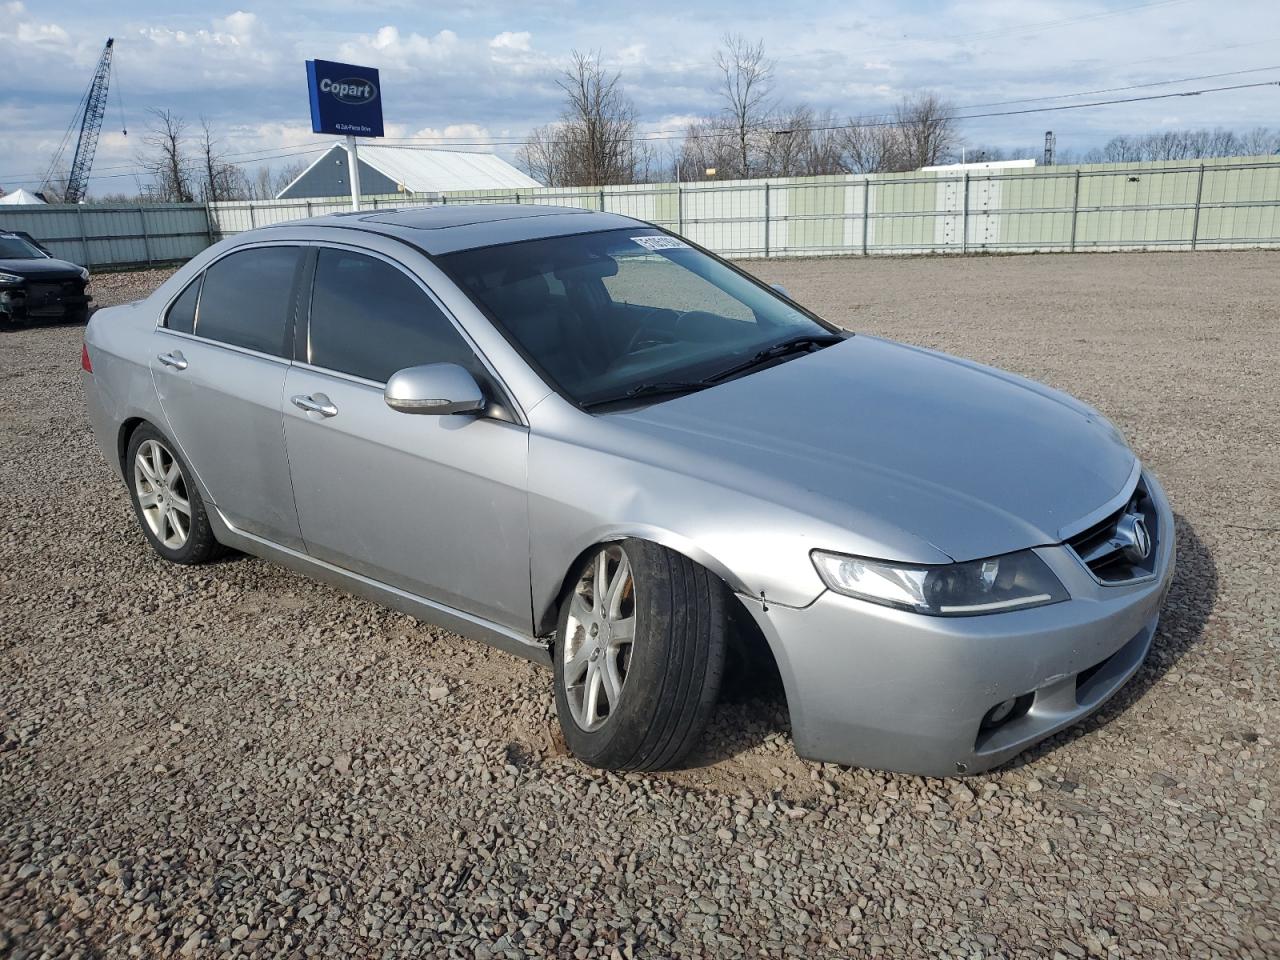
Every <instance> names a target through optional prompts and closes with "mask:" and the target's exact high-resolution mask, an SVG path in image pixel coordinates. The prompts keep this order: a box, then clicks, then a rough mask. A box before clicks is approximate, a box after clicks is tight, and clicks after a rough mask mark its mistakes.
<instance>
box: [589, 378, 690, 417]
mask: <svg viewBox="0 0 1280 960" xmlns="http://www.w3.org/2000/svg"><path fill="white" fill-rule="evenodd" d="M712 385H713V381H711V380H655V381H653V382H652V383H642V384H640V385H638V386H635V387H632V388H631V389H630V390H628V391H627V392H626V393H622V394H619V395H617V396H615V397H605V398H604V399H603V400H592V401H591V402H590V403H584V404H582V408H583V409H584V410H590V409H591V408H593V407H604V406H608V405H609V404H611V403H621V402H622V401H624V400H634V399H636V398H637V397H656V396H660V395H662V394H665V393H693V392H694V391H696V390H704V389H706V388H707V387H710V386H712Z"/></svg>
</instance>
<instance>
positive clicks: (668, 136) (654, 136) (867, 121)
mask: <svg viewBox="0 0 1280 960" xmlns="http://www.w3.org/2000/svg"><path fill="white" fill-rule="evenodd" d="M1258 69H1260V70H1276V69H1280V67H1260V68H1258ZM1250 72H1252V71H1250ZM1168 82H1170V83H1180V82H1185V81H1177V80H1174V81H1168ZM1135 86H1140V85H1135ZM1274 86H1280V80H1266V81H1261V82H1258V83H1237V84H1232V85H1230V86H1223V87H1203V88H1201V89H1199V90H1180V91H1177V92H1174V93H1157V94H1148V95H1146V96H1141V97H1119V98H1115V99H1111V100H1094V101H1090V102H1087V103H1067V104H1060V105H1058V106H1052V107H1030V108H1027V109H1023V110H1003V111H996V112H990V113H972V114H952V115H950V116H948V117H946V119H948V120H981V119H986V118H990V117H1014V116H1021V115H1024V114H1029V113H1054V112H1058V111H1062V110H1082V109H1085V108H1088V107H1106V106H1112V105H1115V104H1120V103H1141V102H1144V101H1148V100H1168V99H1170V98H1173V97H1197V96H1200V95H1201V94H1206V93H1223V92H1226V91H1230V90H1249V89H1253V88H1256V87H1274ZM1117 89H1123V88H1117ZM1130 89H1133V88H1130ZM1086 95H1087V94H1063V96H1086ZM1036 99H1052V98H1033V100H1032V101H1006V102H1007V103H1018V102H1033V101H1034V100H1036ZM978 106H982V105H981V104H973V105H970V106H968V107H961V108H958V109H965V110H970V109H975V108H976V107H978ZM897 123H898V120H897V119H895V118H892V117H889V116H888V115H886V114H878V115H875V116H872V117H867V118H864V119H860V120H851V121H850V122H848V123H837V124H830V125H824V126H812V127H790V128H778V127H776V126H774V125H772V124H757V125H755V126H753V127H752V129H756V130H760V131H763V132H771V133H777V134H783V133H803V132H810V133H816V132H821V131H827V130H854V129H861V128H873V127H888V126H894V125H896V124H897ZM724 136H726V134H725V133H724V132H721V131H717V132H712V133H687V132H685V131H682V130H659V131H654V132H650V133H648V134H644V135H642V136H637V137H621V138H619V141H618V142H621V143H639V142H646V141H662V140H673V139H685V140H707V139H719V138H721V137H724ZM399 139H400V140H401V141H407V143H405V144H404V145H405V146H406V147H407V148H408V149H413V146H412V145H413V144H414V143H421V142H422V141H428V143H435V142H439V140H440V138H437V137H402V138H399ZM449 142H450V144H451V145H453V146H474V147H489V146H520V145H522V144H523V143H524V142H525V141H524V140H523V139H519V140H498V139H489V140H471V141H460V140H452V139H451V140H450V141H449ZM548 142H550V143H568V142H569V141H567V140H551V141H548ZM423 149H429V147H428V146H424V147H423Z"/></svg>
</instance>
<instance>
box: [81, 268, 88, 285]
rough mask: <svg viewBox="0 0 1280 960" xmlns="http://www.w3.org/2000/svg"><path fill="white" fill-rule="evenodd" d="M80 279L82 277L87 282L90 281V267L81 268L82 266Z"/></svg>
mask: <svg viewBox="0 0 1280 960" xmlns="http://www.w3.org/2000/svg"><path fill="white" fill-rule="evenodd" d="M80 279H81V280H83V281H84V282H85V283H88V282H89V268H88V267H81V268H80Z"/></svg>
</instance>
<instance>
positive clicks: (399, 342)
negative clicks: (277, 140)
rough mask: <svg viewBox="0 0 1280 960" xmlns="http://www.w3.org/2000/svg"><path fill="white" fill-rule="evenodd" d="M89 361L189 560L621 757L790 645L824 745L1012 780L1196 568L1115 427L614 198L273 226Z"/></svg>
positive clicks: (217, 251) (101, 432)
mask: <svg viewBox="0 0 1280 960" xmlns="http://www.w3.org/2000/svg"><path fill="white" fill-rule="evenodd" d="M82 366H83V368H84V373H83V378H84V384H85V393H86V397H87V401H88V406H89V413H90V420H91V422H92V425H93V429H94V432H95V434H96V437H97V441H98V444H99V445H100V447H101V449H102V451H103V452H104V454H105V455H106V458H107V460H108V461H109V463H110V464H111V466H112V468H113V470H114V471H115V473H116V474H117V476H118V477H119V478H120V479H121V480H123V481H124V483H125V484H126V487H127V489H128V493H129V496H130V498H131V500H132V505H133V510H134V513H135V515H136V517H137V520H138V523H139V526H140V528H141V531H142V534H143V535H144V536H145V538H146V539H147V540H148V541H149V543H150V544H151V546H152V547H153V548H154V550H155V551H156V552H157V553H158V554H159V555H160V556H161V557H163V558H165V559H167V560H170V561H173V562H176V563H200V562H203V561H207V560H209V559H211V558H213V557H214V556H216V555H217V554H218V553H219V551H221V550H222V549H223V548H224V547H230V548H235V549H238V550H243V551H246V552H248V553H252V554H256V555H258V556H261V557H266V558H269V559H272V560H275V561H277V562H280V563H283V564H285V565H287V566H290V567H292V568H294V569H296V570H299V571H302V572H304V573H306V574H307V575H310V576H314V577H317V578H320V579H323V580H326V581H328V582H330V583H334V584H338V585H340V586H342V587H344V588H346V589H349V590H351V591H353V592H356V593H359V594H362V595H364V596H366V597H370V598H373V599H375V600H378V601H380V602H382V603H385V604H387V605H389V606H391V607H394V608H396V609H399V610H403V611H406V612H409V613H411V614H414V615H415V616H418V617H421V618H423V619H426V620H430V621H432V622H435V623H439V624H442V625H444V626H446V627H448V628H449V629H452V630H455V631H457V632H459V633H462V634H465V635H467V636H470V637H473V638H477V639H480V640H483V641H486V642H489V643H492V644H494V645H496V646H498V647H501V648H502V649H505V650H509V651H513V652H516V653H519V654H521V655H523V656H526V657H528V658H530V659H532V660H534V661H536V662H539V663H542V664H545V665H547V666H550V667H551V668H552V671H553V673H552V677H553V679H552V685H553V690H554V697H555V703H556V708H557V712H558V714H559V718H560V724H561V727H562V729H563V731H564V735H565V739H566V742H567V743H568V745H569V747H570V749H571V750H572V751H573V752H574V753H575V754H576V755H577V756H578V757H580V758H581V759H583V760H584V761H586V762H587V763H591V764H594V765H597V766H600V767H606V768H612V769H660V768H664V767H670V766H673V765H677V764H679V763H681V762H682V760H683V759H684V758H685V757H686V756H687V755H688V754H689V752H690V751H691V750H693V749H694V748H696V746H697V745H698V743H699V740H700V738H701V736H702V733H703V731H704V728H705V727H706V724H707V722H708V719H709V717H710V716H711V714H712V712H713V710H714V708H715V705H716V702H717V697H718V694H719V691H720V685H721V679H722V676H723V675H724V671H725V665H726V661H727V659H729V658H733V657H735V656H736V654H737V652H738V651H741V650H743V649H747V648H752V647H753V646H754V645H755V644H756V643H759V644H760V645H761V646H762V647H763V649H765V650H767V651H768V657H769V659H771V661H772V665H773V666H776V668H777V673H778V676H779V677H780V678H781V683H782V687H783V690H784V693H785V697H786V704H787V708H788V711H789V714H790V720H791V731H792V735H793V739H794V743H795V747H796V750H797V751H798V752H799V753H800V754H801V755H802V756H805V757H811V758H814V759H817V760H823V761H831V762H837V763H844V764H855V765H862V766H871V767H878V768H884V769H889V770H897V771H903V772H909V773H918V774H927V775H932V776H941V775H947V774H957V773H975V772H978V771H981V770H986V769H989V768H991V767H993V766H996V765H997V764H1000V763H1002V762H1004V761H1006V760H1008V759H1009V758H1011V757H1013V756H1014V755H1015V754H1017V753H1019V752H1020V751H1022V750H1025V749H1026V748H1027V747H1029V746H1031V745H1032V744H1034V743H1037V742H1038V741H1040V740H1043V739H1044V738H1045V737H1048V736H1050V735H1051V734H1053V733H1055V732H1056V731H1059V730H1062V729H1064V728H1065V727H1068V726H1070V725H1072V724H1075V723H1077V722H1079V721H1080V720H1081V719H1082V718H1084V717H1085V716H1087V715H1088V714H1089V713H1091V712H1092V711H1094V710H1095V709H1097V708H1098V707H1099V706H1100V705H1101V704H1102V703H1103V702H1105V701H1106V700H1107V699H1108V698H1109V697H1111V696H1112V695H1113V694H1114V693H1115V692H1116V691H1117V690H1118V689H1120V687H1121V686H1122V685H1123V684H1124V683H1125V682H1126V681H1127V680H1128V679H1129V678H1130V677H1131V676H1132V675H1133V674H1134V673H1135V672H1136V671H1137V670H1138V668H1139V666H1140V665H1141V664H1142V662H1143V660H1144V658H1145V657H1146V655H1147V652H1148V650H1149V649H1150V647H1151V644H1152V641H1153V638H1154V637H1155V634H1156V627H1157V623H1158V621H1159V617H1160V610H1161V605H1162V603H1163V601H1164V598H1165V594H1166V592H1167V591H1168V588H1169V584H1170V582H1171V579H1172V575H1173V569H1174V520H1173V514H1172V513H1171V511H1170V508H1169V505H1168V502H1167V500H1166V499H1165V495H1164V493H1163V491H1162V490H1161V488H1160V484H1159V482H1158V481H1157V480H1156V478H1155V477H1154V476H1153V475H1152V473H1151V472H1150V471H1149V470H1147V469H1145V468H1144V467H1143V465H1142V464H1141V463H1140V462H1139V460H1138V458H1137V457H1136V456H1135V455H1134V453H1133V452H1132V451H1131V450H1130V449H1129V447H1128V445H1127V444H1126V443H1125V441H1124V439H1123V438H1122V437H1121V436H1120V434H1119V432H1118V431H1117V430H1116V428H1115V427H1114V426H1112V424H1111V423H1109V422H1108V421H1107V420H1106V419H1105V418H1104V417H1103V416H1102V415H1101V414H1099V413H1098V412H1097V411H1096V410H1094V409H1092V408H1091V407H1089V406H1087V405H1085V404H1083V403H1081V402H1079V401H1077V400H1075V399H1073V398H1071V397H1069V396H1066V395H1065V394H1062V393H1059V392H1058V391H1056V390H1052V389H1050V388H1048V387H1045V386H1042V385H1040V384H1037V383H1033V382H1031V381H1029V380H1026V379H1023V378H1021V377H1018V376H1015V375H1012V374H1009V373H1004V372H1002V371H1000V370H995V369H992V368H990V367H985V366H982V365H980V364H977V363H973V362H970V361H967V360H962V359H957V358H955V357H950V356H946V355H944V354H941V353H937V352H934V351H931V350H925V349H920V348H917V347H912V346H907V345H903V344H898V343H893V342H890V341H887V340H883V339H880V338H877V337H873V336H867V335H863V334H851V333H848V332H846V331H842V330H840V329H838V328H837V327H835V326H833V325H832V324H830V323H827V322H826V321H824V320H822V319H821V318H819V317H817V316H815V315H814V314H813V313H812V312H810V311H808V310H806V309H804V308H803V307H801V306H800V305H798V304H797V303H796V302H794V301H793V300H791V299H790V298H789V297H788V296H786V295H785V294H783V293H782V292H780V291H778V290H774V289H771V288H770V287H769V286H767V285H766V284H764V283H762V282H760V281H759V280H757V279H756V278H754V277H752V276H751V275H750V274H748V273H746V272H744V271H743V270H741V269H739V268H737V267H736V266H734V265H733V264H730V263H727V262H726V261H724V260H721V259H720V258H718V257H716V256H714V255H712V254H710V253H708V252H707V251H705V250H703V249H701V248H699V247H697V246H696V245H694V244H691V243H689V242H687V241H685V240H683V239H682V238H680V237H677V236H675V235H673V234H671V233H669V232H666V231H664V230H661V229H659V228H657V227H654V226H652V225H650V224H647V223H643V222H640V221H637V220H633V219H630V218H628V217H624V216H620V215H616V214H608V213H598V212H590V211H584V210H578V209H568V208H557V207H550V206H518V205H503V204H494V205H466V206H462V205H459V206H453V205H450V206H448V207H444V206H440V207H434V208H425V209H418V210H404V211H374V212H365V213H360V214H344V215H335V216H329V217H322V218H315V219H311V220H303V221H297V222H292V223H287V224H281V225H278V226H272V227H268V228H263V229H259V230H253V231H249V232H246V233H243V234H239V235H238V236H236V237H233V238H231V239H228V240H224V241H223V242H221V243H218V244H216V245H215V246H213V247H211V248H209V249H208V250H206V251H205V252H203V253H202V254H200V255H199V256H197V257H196V258H195V259H194V260H192V261H191V262H190V263H189V264H187V265H186V266H185V267H183V268H182V269H181V270H179V271H178V272H177V273H176V274H175V275H174V276H172V277H171V278H170V279H169V280H167V281H166V282H165V283H164V284H163V285H162V286H160V287H159V289H157V290H156V292H155V293H153V294H152V295H151V296H150V297H149V298H147V299H146V300H143V301H141V302H138V303H134V304H130V305H127V306H120V307H111V308H108V309H105V310H102V311H99V312H98V313H97V314H95V316H94V317H93V319H92V320H91V321H90V323H89V325H88V328H87V330H86V335H85V343H84V348H83V352H82ZM428 642H429V641H428Z"/></svg>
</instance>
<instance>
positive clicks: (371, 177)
mask: <svg viewBox="0 0 1280 960" xmlns="http://www.w3.org/2000/svg"><path fill="white" fill-rule="evenodd" d="M358 156H359V158H360V192H361V193H362V194H364V195H366V196H371V197H376V196H385V195H387V194H394V193H442V192H444V191H446V190H501V189H521V188H529V187H540V186H542V184H540V183H538V181H537V180H534V179H533V178H532V177H528V176H525V175H524V174H523V173H521V172H520V171H519V170H517V169H516V168H515V167H513V166H512V165H511V164H509V163H507V161H505V160H503V159H502V158H501V157H498V156H495V155H494V154H492V153H463V152H461V151H454V150H422V149H419V148H416V147H387V146H381V145H380V144H376V143H361V144H360V147H359V150H358ZM350 192H351V185H350V182H349V181H348V179H347V150H346V147H345V146H344V145H343V144H341V143H335V144H334V145H333V146H332V147H330V148H329V150H327V151H326V152H325V153H323V154H321V156H320V158H319V159H318V160H316V161H315V162H314V163H313V164H311V166H309V167H307V169H306V170H304V171H302V173H300V174H299V175H298V177H297V179H295V180H294V181H293V182H292V183H291V184H289V185H288V186H287V187H285V188H284V189H283V190H281V191H280V193H279V194H277V195H276V199H277V200H312V199H319V198H322V197H341V196H346V195H347V194H349V193H350Z"/></svg>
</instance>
